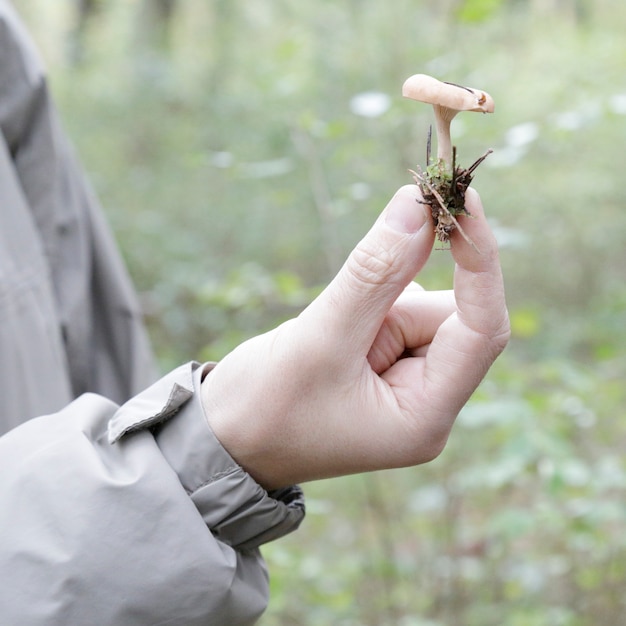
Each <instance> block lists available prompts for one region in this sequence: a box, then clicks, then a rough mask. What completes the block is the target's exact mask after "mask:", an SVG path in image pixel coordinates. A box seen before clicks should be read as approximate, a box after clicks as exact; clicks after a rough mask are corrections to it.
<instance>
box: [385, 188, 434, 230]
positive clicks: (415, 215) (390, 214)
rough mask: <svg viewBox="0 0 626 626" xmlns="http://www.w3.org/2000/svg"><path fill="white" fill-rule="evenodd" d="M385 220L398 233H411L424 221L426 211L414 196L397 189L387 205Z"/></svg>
mask: <svg viewBox="0 0 626 626" xmlns="http://www.w3.org/2000/svg"><path fill="white" fill-rule="evenodd" d="M385 222H386V223H387V225H388V226H389V227H390V228H393V229H394V230H396V231H398V232H400V233H405V234H407V235H412V234H413V233H416V232H417V231H418V230H419V229H420V228H421V227H422V226H423V225H424V223H425V222H426V212H425V211H424V207H423V206H422V205H421V204H420V203H419V202H418V201H417V198H416V196H414V195H411V194H409V193H407V192H404V191H399V192H398V193H396V195H395V196H394V197H393V198H392V199H391V201H390V202H389V204H388V205H387V214H386V216H385Z"/></svg>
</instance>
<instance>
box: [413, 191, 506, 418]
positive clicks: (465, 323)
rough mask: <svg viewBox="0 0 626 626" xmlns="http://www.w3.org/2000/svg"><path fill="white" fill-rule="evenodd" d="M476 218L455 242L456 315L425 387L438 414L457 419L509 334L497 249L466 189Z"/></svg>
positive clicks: (465, 223)
mask: <svg viewBox="0 0 626 626" xmlns="http://www.w3.org/2000/svg"><path fill="white" fill-rule="evenodd" d="M466 206H467V209H468V210H469V212H470V213H471V215H472V217H465V218H462V219H461V220H460V223H461V225H462V228H463V230H464V232H465V234H466V236H467V238H468V239H469V240H470V241H471V242H472V243H469V242H468V241H466V240H465V238H464V237H463V236H462V235H461V233H459V232H455V233H454V236H453V238H452V242H451V246H452V255H453V257H454V259H455V261H456V269H455V276H454V293H455V299H456V308H457V311H456V313H455V314H454V315H452V316H451V317H450V318H448V319H447V320H446V321H445V322H444V323H443V324H442V325H441V327H440V329H439V331H438V332H437V335H436V336H435V339H434V340H433V342H432V344H431V346H430V348H429V350H428V355H427V358H426V367H425V370H424V376H425V384H426V385H427V387H428V389H427V393H428V397H429V399H430V405H431V408H432V409H433V410H435V412H437V411H438V412H439V413H446V414H448V415H452V416H454V415H455V414H456V413H457V412H458V411H459V410H460V409H461V407H462V406H463V404H465V402H467V400H468V399H469V397H470V395H471V394H472V393H473V391H474V389H475V388H476V387H477V386H478V384H479V383H480V381H481V380H482V378H483V377H484V375H485V374H486V372H487V370H488V369H489V367H490V366H491V364H492V363H493V361H494V360H495V358H496V357H497V356H498V354H499V353H500V352H501V351H502V350H503V349H504V347H505V345H506V343H507V341H508V338H509V334H510V328H509V320H508V313H507V309H506V302H505V293H504V284H503V280H502V273H501V269H500V263H499V260H498V249H497V244H496V240H495V237H494V236H493V234H492V232H491V230H490V229H489V226H488V224H487V221H486V219H485V215H484V212H483V208H482V204H481V202H480V198H479V196H478V194H477V193H476V192H475V191H474V190H473V189H468V194H467V196H466Z"/></svg>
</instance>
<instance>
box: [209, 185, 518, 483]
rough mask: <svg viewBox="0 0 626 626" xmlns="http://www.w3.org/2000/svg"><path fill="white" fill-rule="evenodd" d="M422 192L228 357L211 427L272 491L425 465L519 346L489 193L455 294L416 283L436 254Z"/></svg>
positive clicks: (213, 387) (471, 204) (462, 252)
mask: <svg viewBox="0 0 626 626" xmlns="http://www.w3.org/2000/svg"><path fill="white" fill-rule="evenodd" d="M419 198H420V192H419V190H418V188H417V187H415V186H412V185H407V186H406V187H402V188H401V189H400V190H399V191H398V192H397V193H396V195H395V196H394V197H393V199H392V200H391V202H390V203H389V205H388V206H387V207H386V209H385V211H383V213H382V215H381V216H380V218H379V219H378V220H377V221H376V223H375V224H374V226H373V228H372V229H371V230H370V232H369V233H368V234H367V235H366V236H365V238H364V239H363V240H362V241H361V242H360V243H359V244H358V245H357V247H356V248H355V250H354V251H353V252H352V253H351V255H350V256H349V258H348V260H347V261H346V263H345V264H344V266H343V267H342V269H341V270H340V271H339V273H338V274H337V276H336V277H335V279H334V280H333V281H332V282H331V283H330V284H329V286H328V287H327V288H326V289H325V290H324V291H323V292H322V293H321V294H320V295H319V296H318V298H316V299H315V300H314V301H313V302H312V303H311V304H310V305H309V306H308V307H307V308H306V309H305V310H304V311H303V312H302V313H301V314H300V315H299V316H298V317H297V318H295V319H292V320H290V321H288V322H286V323H285V324H282V325H281V326H279V327H278V328H276V329H274V330H273V331H270V332H269V333H266V334H264V335H260V336H258V337H255V338H253V339H251V340H249V341H247V342H245V343H243V344H241V345H240V346H239V347H238V348H236V349H235V350H234V351H233V352H231V353H230V354H228V355H227V356H226V357H225V358H224V359H223V360H222V361H221V362H220V363H218V364H217V366H216V367H215V368H214V370H213V371H212V372H211V373H210V374H209V375H208V376H207V377H206V378H205V379H204V382H203V384H202V400H203V405H204V407H205V412H206V415H207V419H208V421H209V424H210V425H211V427H212V429H213V431H214V433H215V435H216V436H217V438H218V439H219V440H220V441H221V443H222V445H223V446H224V447H225V448H226V449H227V450H228V451H229V453H230V454H231V455H232V456H233V458H234V459H235V460H236V461H237V462H238V463H239V464H240V465H241V466H242V467H243V468H244V469H245V470H246V471H248V472H249V473H250V474H251V475H252V476H253V477H254V478H255V479H256V480H257V481H258V482H259V483H260V484H261V485H263V486H264V487H265V488H266V489H275V488H278V487H281V486H286V485H289V484H292V483H295V482H303V481H307V480H313V479H318V478H324V477H330V476H338V475H342V474H350V473H357V472H364V471H370V470H377V469H383V468H392V467H403V466H409V465H417V464H420V463H425V462H427V461H430V460H432V459H434V458H435V457H436V456H438V454H439V453H440V452H441V451H442V450H443V448H444V446H445V443H446V441H447V438H448V435H449V433H450V430H451V428H452V426H453V424H454V420H455V418H456V416H457V414H458V413H459V411H460V410H461V408H462V407H463V405H464V404H465V403H466V402H467V400H468V399H469V397H470V396H471V394H472V393H473V391H474V390H475V388H476V387H477V386H478V384H479V383H480V381H481V380H482V379H483V377H484V376H485V374H486V373H487V370H488V369H489V367H490V366H491V364H492V363H493V361H494V360H495V359H496V357H497V356H498V354H499V353H500V352H501V351H502V350H503V349H504V347H505V345H506V343H507V341H508V338H509V333H510V331H509V322H508V314H507V310H506V304H505V297H504V286H503V282H502V274H501V271H500V265H499V261H498V251H497V245H496V242H495V239H494V237H493V235H492V233H491V231H490V229H489V227H488V225H487V222H486V220H485V216H484V213H483V209H482V205H481V202H480V199H479V197H478V194H477V193H476V192H475V191H474V190H473V189H468V193H467V196H466V204H467V208H468V210H469V212H470V213H471V215H472V218H468V217H460V218H459V221H460V222H461V224H462V227H463V230H464V232H465V233H466V235H467V236H468V238H469V239H470V240H471V241H472V242H473V243H474V244H475V247H472V246H471V245H470V244H469V243H468V242H467V241H466V240H465V239H464V238H463V237H462V236H461V233H459V232H458V230H457V231H455V232H454V234H453V236H452V240H451V250H452V256H453V258H454V260H455V262H456V268H455V274H454V291H446V292H427V291H424V290H423V289H422V288H421V287H419V286H418V285H417V284H416V283H412V282H411V281H412V280H413V278H414V277H415V276H416V274H417V273H418V272H419V271H420V269H421V268H422V267H423V265H424V264H425V263H426V261H427V259H428V257H429V255H430V252H431V250H432V247H433V239H434V233H433V227H432V223H431V222H430V219H429V217H428V215H427V213H428V212H427V211H426V210H425V207H424V205H422V204H420V203H419V202H417V200H418V199H419Z"/></svg>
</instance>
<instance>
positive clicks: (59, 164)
mask: <svg viewBox="0 0 626 626" xmlns="http://www.w3.org/2000/svg"><path fill="white" fill-rule="evenodd" d="M154 379H155V370H154V368H153V365H152V355H151V352H150V349H149V345H148V341H147V339H146V335H145V332H144V329H143V326H142V319H141V314H140V310H139V307H138V305H137V299H136V296H135V293H134V291H133V288H132V285H131V283H130V280H129V279H128V276H127V273H126V270H125V268H124V266H123V264H122V262H121V259H120V255H119V253H118V250H117V248H116V246H115V243H114V241H113V238H112V237H111V234H110V232H109V229H108V227H107V225H106V223H105V221H104V219H103V217H102V215H101V211H100V208H99V206H98V203H97V201H96V200H95V198H94V196H93V194H92V192H91V189H90V188H89V186H88V184H87V182H86V180H85V177H84V175H83V172H82V170H81V168H80V166H79V164H78V162H77V160H76V159H75V157H74V154H73V153H72V149H71V147H70V145H69V142H68V141H67V139H66V137H65V135H64V133H63V131H62V129H61V127H60V124H59V119H58V116H57V113H56V111H55V108H54V106H53V104H52V102H51V98H50V93H49V90H48V87H47V84H46V79H45V75H44V71H43V67H42V64H41V63H40V61H39V58H38V55H37V52H36V50H35V48H34V46H33V44H32V42H31V40H30V38H29V36H28V34H27V33H26V31H25V30H24V27H23V26H22V24H21V23H20V21H19V19H18V17H17V15H16V14H15V12H14V10H13V9H12V8H11V6H10V5H9V4H8V3H7V2H6V1H5V0H0V434H2V433H3V432H6V431H7V430H9V429H10V428H12V427H13V426H16V425H17V424H19V423H21V422H22V421H24V420H25V419H28V418H30V417H34V416H35V415H41V414H42V413H49V412H53V411H57V410H59V409H60V408H61V407H63V406H65V405H66V404H67V403H68V402H70V401H71V400H72V399H73V398H75V397H76V396H78V395H80V394H81V393H84V392H86V391H93V392H96V393H100V394H103V395H105V396H107V397H108V398H111V399H112V400H114V401H116V402H122V401H124V400H126V399H127V398H129V397H130V396H131V395H132V394H133V393H136V392H137V391H139V390H140V389H143V388H145V387H146V386H147V385H148V384H149V383H151V382H153V381H154Z"/></svg>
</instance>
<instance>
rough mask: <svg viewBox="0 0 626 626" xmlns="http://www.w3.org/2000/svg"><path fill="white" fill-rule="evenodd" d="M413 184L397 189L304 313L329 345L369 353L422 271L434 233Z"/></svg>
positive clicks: (353, 352)
mask: <svg viewBox="0 0 626 626" xmlns="http://www.w3.org/2000/svg"><path fill="white" fill-rule="evenodd" d="M420 199H421V195H420V193H419V190H418V188H417V187H416V186H415V185H407V186H405V187H402V188H401V189H399V190H398V192H397V193H396V194H395V196H394V197H393V198H392V199H391V201H390V202H389V204H388V205H387V207H386V208H385V210H384V211H383V213H382V214H381V216H380V218H379V219H378V220H377V221H376V223H375V224H374V226H373V227H372V229H371V230H370V231H369V233H368V234H367V235H366V236H365V237H364V238H363V240H362V241H361V242H360V243H359V244H358V245H357V246H356V248H355V249H354V250H353V251H352V253H351V254H350V256H349V257H348V260H347V261H346V263H345V264H344V266H343V267H342V269H341V270H340V271H339V273H338V274H337V276H336V277H335V279H334V280H333V281H332V282H331V283H330V285H329V286H328V287H327V288H326V289H325V290H324V291H323V292H322V294H321V295H320V296H319V297H318V298H317V299H316V300H315V301H314V302H313V303H312V305H311V306H309V307H308V308H307V310H306V311H305V312H304V315H312V316H315V318H316V319H317V320H318V322H320V323H321V325H322V327H323V328H324V329H325V336H326V337H327V339H328V340H329V341H340V342H341V345H343V346H346V347H347V348H349V349H351V351H352V356H354V355H355V354H358V353H361V354H367V352H368V351H369V348H370V346H371V345H372V342H373V341H374V338H375V337H376V335H377V333H378V330H379V329H380V326H381V324H382V322H383V320H384V318H385V315H386V314H387V312H388V311H389V309H390V308H391V306H392V304H393V303H394V301H395V300H396V299H397V298H398V296H399V295H400V294H401V293H402V291H403V290H404V288H405V287H406V286H407V285H408V284H409V283H410V282H411V281H412V279H413V278H414V277H415V275H416V274H417V273H418V272H419V270H420V269H421V268H422V266H423V265H424V263H425V262H426V260H427V259H428V256H429V254H430V251H431V249H432V244H433V238H434V234H433V229H432V227H431V225H430V221H429V219H430V218H429V216H428V214H427V211H425V207H424V205H423V204H421V203H420V202H419V200H420Z"/></svg>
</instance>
